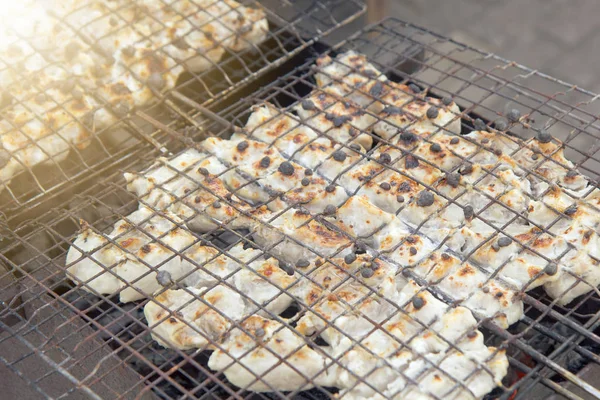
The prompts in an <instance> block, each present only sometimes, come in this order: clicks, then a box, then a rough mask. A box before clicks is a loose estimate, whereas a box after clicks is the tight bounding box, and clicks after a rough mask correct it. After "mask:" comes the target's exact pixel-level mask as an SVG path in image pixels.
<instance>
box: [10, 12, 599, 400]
mask: <svg viewBox="0 0 600 400" xmlns="http://www.w3.org/2000/svg"><path fill="white" fill-rule="evenodd" d="M349 49H352V50H356V51H358V52H362V53H365V54H367V55H368V57H369V59H370V61H371V62H372V63H373V64H374V65H375V66H376V67H378V69H380V70H381V71H384V72H385V73H386V75H387V76H388V77H389V78H391V79H393V80H396V81H402V82H406V83H412V84H415V85H418V86H419V87H420V88H428V90H429V94H430V95H431V96H434V97H439V98H442V97H444V96H452V97H453V98H454V99H455V101H456V103H458V105H459V106H460V109H461V114H460V116H459V117H460V118H461V123H462V133H463V134H465V133H467V132H469V131H471V130H472V129H473V127H474V125H475V124H479V125H480V124H481V122H475V121H476V120H477V119H480V120H482V121H483V122H485V123H486V125H487V126H493V122H494V121H496V120H497V119H498V118H501V117H504V116H506V115H507V114H509V110H512V109H517V110H519V111H520V115H521V118H520V119H519V121H518V122H514V123H511V124H510V130H509V134H510V135H513V136H515V137H519V138H524V139H526V138H530V137H532V136H535V135H536V134H538V133H539V131H540V130H542V129H543V130H545V131H547V132H549V133H551V134H552V135H553V136H554V137H555V138H559V139H560V140H561V141H562V143H564V148H565V150H566V151H565V152H566V154H567V158H569V159H570V160H572V161H573V162H574V163H575V164H576V167H577V169H578V170H579V171H581V172H582V173H584V174H585V175H587V176H588V177H590V178H591V182H592V183H591V184H592V185H594V184H595V183H593V182H595V180H596V179H597V178H598V171H600V164H599V162H600V159H599V157H598V146H599V144H600V141H599V140H598V139H599V138H600V134H599V132H598V129H599V125H598V121H597V118H596V116H595V115H597V114H598V110H597V108H598V105H597V95H595V94H593V93H590V92H588V91H585V90H583V89H581V88H578V87H576V86H573V85H570V84H567V83H565V82H562V81H559V80H556V79H554V78H551V77H549V76H546V75H544V74H542V73H540V72H538V71H532V70H530V69H528V68H526V67H524V66H521V65H519V64H516V63H514V62H510V61H507V60H504V59H502V58H500V57H498V56H495V55H493V54H489V53H485V52H481V51H479V50H476V49H473V48H471V47H469V46H466V45H463V44H460V43H457V42H455V41H452V40H449V39H447V38H445V37H442V36H440V35H437V34H435V33H433V32H431V31H428V30H426V29H423V28H420V27H416V26H413V25H411V24H408V23H405V22H402V21H399V20H396V19H386V20H384V21H383V22H381V23H378V24H375V25H372V26H369V27H367V28H365V29H364V30H362V31H361V32H358V33H357V34H355V35H353V36H352V37H351V38H349V39H348V40H346V41H344V42H342V43H340V44H339V45H337V46H335V47H334V48H333V49H331V50H325V52H326V53H332V54H335V53H338V52H341V51H344V50H349ZM319 50H322V49H321V48H318V47H313V48H312V49H310V51H308V52H305V53H302V54H299V55H296V56H294V57H292V58H291V61H290V64H289V65H292V67H291V69H290V68H288V69H285V68H282V69H280V70H279V69H274V72H273V76H274V77H276V78H275V79H273V80H271V79H257V80H256V81H254V83H252V82H247V83H248V84H247V85H238V86H237V87H235V88H233V89H231V90H230V91H229V92H228V95H227V96H222V97H220V98H216V99H213V100H212V101H210V102H205V101H203V100H202V99H198V98H194V97H193V96H192V94H190V93H188V92H186V91H185V90H179V91H177V92H174V93H173V94H172V96H171V97H169V98H168V99H166V100H165V103H167V107H166V108H158V107H157V108H151V109H149V110H145V111H140V112H138V113H137V115H136V117H137V118H139V119H140V120H141V121H145V122H146V123H147V124H148V125H149V126H152V127H154V131H153V132H151V133H149V135H150V136H151V137H153V138H156V139H157V140H159V141H160V143H161V145H162V146H164V147H165V148H166V149H167V151H168V152H169V153H172V154H177V153H179V152H180V151H182V150H183V149H186V148H189V147H192V146H195V145H196V143H197V142H198V141H200V140H202V139H204V138H206V137H207V136H217V137H223V138H228V137H229V136H230V135H231V134H232V133H234V132H235V131H236V130H237V129H236V128H235V127H236V126H237V127H241V126H243V125H244V123H245V122H246V120H247V118H248V115H249V112H250V111H249V110H250V107H251V106H253V105H255V104H257V103H261V102H264V101H269V102H271V103H273V104H275V105H276V106H278V107H282V108H285V107H289V106H290V105H291V104H294V103H296V102H297V101H299V100H301V99H302V98H303V97H305V96H306V95H307V94H308V93H309V92H310V91H311V90H312V89H314V88H315V81H314V74H315V70H314V68H313V65H314V61H315V58H316V57H317V56H319V55H321V51H319ZM261 85H262V86H261ZM169 117H171V118H170V119H169ZM182 121H184V122H183V125H186V128H185V129H182ZM440 129H441V130H443V129H444V128H443V127H441V128H440ZM377 140H378V141H379V142H382V140H380V139H377ZM162 154H164V152H163V151H161V150H160V149H157V148H156V147H155V146H153V145H152V144H151V143H144V142H142V143H140V144H138V145H136V146H134V147H132V148H127V151H122V152H121V151H119V152H118V157H114V158H111V159H110V161H109V162H107V163H105V164H101V166H100V167H99V168H98V169H97V170H95V173H94V174H88V176H86V177H85V179H82V180H81V181H80V182H78V185H77V186H74V187H73V188H72V190H69V191H68V193H67V192H58V194H57V195H56V196H54V197H52V198H43V199H42V200H40V202H39V204H36V205H35V206H31V207H29V208H27V209H24V210H22V211H20V212H16V213H11V214H8V215H7V216H6V217H7V218H6V220H5V223H4V224H3V235H4V237H5V240H4V245H3V248H2V253H1V254H2V255H1V257H2V261H3V263H4V268H5V271H4V272H2V274H1V275H0V278H1V280H0V282H2V286H1V287H0V294H1V296H2V299H1V300H2V302H3V303H2V305H3V309H2V311H1V313H0V328H2V331H0V332H1V334H2V336H0V347H1V346H5V347H6V346H14V348H21V349H22V351H21V352H20V353H19V354H17V355H14V354H10V352H7V353H6V354H0V360H2V363H3V364H4V365H5V367H6V368H9V369H10V370H12V371H13V372H15V373H16V374H17V375H18V376H20V377H21V378H22V379H23V380H24V382H26V383H27V385H28V386H29V387H30V388H32V389H33V390H35V391H37V392H38V393H39V394H40V395H41V396H45V397H61V396H66V395H70V394H79V393H84V394H86V395H89V396H91V397H93V398H134V397H136V396H137V397H144V396H148V398H150V397H152V398H169V399H170V398H187V397H190V398H192V397H197V398H203V399H204V398H206V399H208V398H211V399H212V398H251V399H255V398H281V397H286V398H287V397H289V398H298V399H304V398H306V399H322V398H330V397H334V396H336V393H338V391H337V390H336V389H335V388H330V387H321V386H317V387H315V388H311V389H308V390H301V389H299V390H296V391H293V392H279V391H273V392H270V393H254V392H251V391H248V390H245V389H246V388H238V387H236V386H234V385H232V384H230V383H229V382H228V381H227V379H226V378H225V376H224V375H223V374H222V373H218V372H215V371H212V370H211V369H210V368H208V367H207V360H208V355H209V354H210V353H209V352H208V351H202V350H197V351H181V350H174V349H165V348H162V347H161V346H159V345H158V344H157V343H156V342H155V341H153V340H152V339H151V338H150V335H149V329H148V327H147V326H146V324H145V321H144V317H143V312H142V310H143V307H144V305H145V304H146V303H147V302H148V301H152V300H143V301H138V302H134V303H127V304H122V303H120V302H119V300H118V297H117V296H106V295H99V294H98V293H88V292H86V291H84V290H83V289H82V286H84V285H85V283H84V282H77V283H75V282H73V281H70V280H68V279H66V278H65V269H66V267H65V257H66V252H67V250H68V248H69V246H70V245H71V243H72V241H73V239H74V237H75V236H76V235H77V232H78V231H79V229H80V219H83V220H85V221H86V222H87V223H88V224H89V225H91V226H93V227H94V229H95V230H96V231H97V232H107V231H110V229H111V226H112V225H113V223H114V222H115V221H117V220H119V219H122V218H123V217H125V216H127V215H128V214H129V213H131V212H132V211H134V210H135V209H136V207H137V204H138V199H137V198H136V197H135V196H133V195H132V194H131V193H129V192H128V191H127V190H126V189H125V182H124V180H123V177H122V173H123V172H125V171H140V170H143V169H145V168H146V167H148V166H149V165H150V164H152V162H153V161H154V160H155V158H156V157H157V156H160V155H162ZM371 154H372V152H367V153H366V154H365V155H364V157H370V156H371ZM531 173H533V172H531ZM434 190H435V189H434ZM72 193H75V194H72ZM221 201H222V202H227V199H225V198H222V199H221ZM57 203H58V204H60V205H59V206H57V205H56V204H57ZM497 229H498V230H499V231H500V232H503V229H504V227H500V228H497ZM197 237H198V239H199V240H202V241H204V242H206V243H211V244H212V245H213V246H215V247H216V248H219V249H221V251H222V252H223V253H224V254H228V252H229V250H230V249H231V246H232V245H233V244H235V243H239V242H243V243H248V244H249V245H252V246H256V243H255V242H254V241H253V240H252V237H251V235H250V233H248V232H245V231H234V230H231V229H229V228H227V227H226V226H221V227H220V229H215V230H213V231H211V232H208V233H203V234H197ZM260 251H261V252H263V253H264V254H265V255H266V256H267V257H268V256H269V255H271V249H269V248H261V249H260ZM198 267H199V268H202V265H199V266H198ZM149 272H150V269H149ZM408 274H409V275H410V272H409V273H408ZM410 276H411V277H412V278H414V279H417V280H418V279H419V278H418V277H416V276H413V275H410ZM176 284H177V283H176ZM424 284H425V283H424ZM279 289H280V290H281V291H282V292H284V293H286V292H287V289H285V288H279ZM429 289H430V290H431V291H432V293H434V294H435V295H436V296H438V297H439V298H440V299H442V300H443V301H446V302H448V303H452V299H449V298H447V296H445V294H444V293H443V292H440V291H439V290H437V289H436V287H435V286H434V285H433V286H431V287H429ZM598 293H599V292H598V290H597V289H596V290H591V291H589V292H588V293H587V294H585V295H583V296H580V297H578V298H577V299H576V300H575V301H573V302H571V303H570V304H568V305H566V306H561V305H559V304H558V300H557V299H551V298H550V297H549V296H548V295H546V294H545V293H544V291H543V290H541V288H538V289H534V290H532V291H527V292H525V291H521V293H520V297H521V299H522V301H523V303H524V317H523V318H522V319H521V320H520V321H519V322H517V323H515V324H513V325H512V326H510V327H509V328H508V329H502V328H500V327H498V326H497V325H496V324H494V323H493V322H492V321H491V320H490V319H479V320H478V322H477V328H478V329H479V330H481V331H482V332H483V333H484V336H485V343H486V344H487V345H489V346H496V347H498V348H500V349H503V350H506V353H507V355H508V359H509V363H510V366H509V373H508V375H507V376H506V377H505V378H504V379H503V381H502V385H501V386H499V387H498V388H496V389H495V390H494V391H493V392H491V393H489V394H488V395H487V396H486V398H488V399H511V400H512V399H536V398H547V397H550V398H553V399H554V398H556V399H559V398H569V399H579V398H600V390H599V389H597V388H596V387H595V386H594V385H595V384H597V382H594V381H593V380H592V379H590V376H593V372H590V370H591V371H597V368H598V363H599V361H600V358H599V356H598V353H599V351H600V338H598V326H599V325H600V323H599V316H600V314H599V311H598V303H599V302H600V299H599V297H598ZM267 305H268V304H262V305H260V306H261V308H263V311H265V312H267V314H269V312H268V311H266V310H264V308H265V307H266V306H267ZM300 306H301V305H300ZM299 308H300V307H299V306H298V305H297V304H296V305H294V306H291V307H290V308H289V309H287V310H285V311H284V313H283V314H280V315H279V316H275V315H270V316H271V317H273V318H276V319H279V320H281V318H292V317H293V316H294V315H295V314H296V313H297V312H298V310H299ZM289 321H293V319H291V320H289ZM291 326H292V327H293V326H294V325H293V324H292V325H291ZM307 340H308V339H307ZM309 342H310V345H311V346H312V347H315V348H316V347H318V346H320V345H322V344H323V343H320V342H319V341H318V340H317V341H312V340H311V341H309ZM451 345H452V344H451ZM28 359H29V360H36V361H37V360H39V361H40V363H41V364H43V365H44V366H47V368H44V369H43V370H42V371H41V372H38V373H37V374H31V373H29V372H28V370H27V362H28ZM280 362H281V363H284V364H286V363H288V364H289V365H290V366H291V367H292V368H293V367H294V366H293V364H291V363H289V362H288V361H287V360H285V359H280ZM337 362H339V360H335V361H334V363H337ZM250 372H252V371H250ZM261 378H264V374H263V375H258V376H256V380H257V381H260V380H261ZM312 379H313V377H310V376H309V377H306V381H307V385H308V384H310V383H311V382H312ZM368 380H369V379H368V378H366V379H365V378H362V379H360V378H359V381H360V382H363V381H364V382H363V383H367V384H369V382H368ZM52 381H54V382H58V383H51V382H52ZM460 386H461V383H460V382H457V383H456V384H455V387H460Z"/></svg>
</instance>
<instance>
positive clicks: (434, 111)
mask: <svg viewBox="0 0 600 400" xmlns="http://www.w3.org/2000/svg"><path fill="white" fill-rule="evenodd" d="M425 114H426V115H427V118H429V119H436V118H437V117H438V115H440V111H439V110H438V108H437V107H436V106H431V107H429V108H428V109H427V112H426V113H425Z"/></svg>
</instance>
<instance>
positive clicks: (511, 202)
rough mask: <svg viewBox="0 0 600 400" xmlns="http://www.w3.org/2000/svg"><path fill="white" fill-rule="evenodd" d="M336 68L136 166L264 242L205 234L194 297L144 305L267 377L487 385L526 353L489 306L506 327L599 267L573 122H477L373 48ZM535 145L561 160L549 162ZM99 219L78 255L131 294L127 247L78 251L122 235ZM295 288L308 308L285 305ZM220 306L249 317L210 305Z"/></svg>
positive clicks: (370, 388)
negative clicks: (510, 125) (486, 324)
mask: <svg viewBox="0 0 600 400" xmlns="http://www.w3.org/2000/svg"><path fill="white" fill-rule="evenodd" d="M319 68H322V69H323V71H321V70H319V74H320V75H318V76H317V83H318V85H320V86H322V88H323V89H325V92H323V91H321V90H315V91H314V92H313V93H310V94H309V95H308V96H307V97H305V98H304V99H303V100H302V101H300V102H298V103H297V104H295V105H293V106H292V107H290V110H291V111H290V110H281V109H278V108H277V107H275V106H274V105H272V104H261V105H257V106H255V107H254V108H253V109H252V113H251V115H250V116H249V118H248V122H247V124H246V125H245V127H243V128H242V129H239V130H237V132H236V133H235V134H234V135H233V136H232V137H231V138H230V139H229V140H224V139H220V138H208V139H206V140H204V141H202V142H201V143H199V144H198V146H197V148H198V149H199V150H195V149H190V150H187V151H185V152H184V153H181V154H180V155H179V156H177V157H175V158H173V159H161V160H160V161H159V162H158V163H157V164H156V165H154V166H153V167H151V168H149V169H148V170H146V171H145V172H143V173H141V174H128V175H126V179H127V181H128V189H129V190H131V191H132V192H133V193H135V194H136V195H137V196H138V197H139V199H140V201H141V203H142V205H143V206H142V207H147V208H148V209H150V208H151V209H154V210H155V212H160V213H165V214H168V215H172V217H173V218H180V219H182V220H183V221H185V222H186V223H187V226H188V227H191V228H193V229H194V230H201V231H214V230H216V229H217V228H222V227H223V228H227V229H247V230H248V231H249V237H251V239H252V241H253V242H254V243H255V244H257V245H258V247H259V248H261V249H265V251H264V252H262V251H259V250H253V249H244V248H243V247H242V246H241V245H237V246H234V247H233V248H231V249H230V250H229V251H228V252H225V254H221V252H220V251H219V250H217V249H216V248H214V247H212V246H204V245H200V244H193V243H191V242H190V243H189V245H188V246H187V247H186V248H187V250H186V251H184V252H183V254H181V257H180V258H177V257H175V258H174V259H177V260H178V262H179V266H180V269H181V271H182V272H181V273H179V274H178V273H175V274H172V275H171V276H172V277H173V282H178V281H180V282H178V284H179V285H183V286H187V288H188V289H193V290H192V292H191V293H193V294H194V295H192V294H190V292H187V291H186V289H169V290H167V291H164V290H162V286H158V287H156V288H155V290H161V291H159V293H158V294H157V295H156V296H155V297H154V298H152V299H151V300H150V302H149V303H148V305H147V306H146V309H145V312H146V313H147V314H148V313H151V315H152V316H151V317H148V320H149V323H150V325H151V329H152V330H153V334H154V335H155V337H157V340H160V343H161V344H163V345H165V346H170V347H176V348H181V349H188V348H194V347H205V346H207V345H208V344H218V346H215V347H216V348H217V349H216V350H215V352H214V353H213V354H212V355H211V358H210V361H209V366H210V367H211V368H213V369H215V370H219V371H222V372H224V373H225V375H226V376H227V378H228V379H229V380H230V382H232V383H233V384H235V385H238V386H240V387H242V388H245V389H249V390H254V391H272V390H302V389H308V388H310V387H311V385H314V384H316V385H322V386H333V387H337V388H339V389H341V390H342V392H341V394H343V395H344V396H345V397H346V398H357V399H358V398H361V399H362V398H373V399H376V398H383V397H391V398H409V397H410V398H412V397H414V398H431V397H432V396H437V397H439V398H453V399H463V398H475V399H477V398H482V397H483V396H484V395H485V394H486V393H488V392H489V391H491V390H492V389H493V388H494V387H495V386H496V385H497V384H499V382H500V380H501V379H502V378H503V377H504V375H506V373H507V368H508V363H507V359H506V356H505V355H504V352H503V351H502V350H498V349H496V348H493V347H488V346H486V345H485V344H484V343H483V335H482V333H481V332H479V331H478V323H477V321H476V319H475V318H477V319H480V320H490V321H493V322H494V323H496V324H497V325H499V326H500V327H502V328H507V327H509V326H510V325H512V324H514V323H515V322H517V321H518V320H519V319H521V317H522V316H523V303H522V300H521V299H522V296H523V292H525V291H529V290H531V289H534V288H536V287H538V286H543V287H544V288H545V289H546V292H547V293H548V294H549V295H550V296H552V297H554V298H557V299H558V302H560V303H561V304H566V303H568V302H570V301H571V300H573V299H574V298H575V297H577V296H579V295H581V294H583V293H586V292H588V291H590V290H593V289H595V286H596V285H598V284H599V283H600V270H599V269H598V265H597V264H598V263H597V261H596V260H595V259H594V258H595V257H598V253H597V252H598V250H597V249H598V246H597V244H598V236H597V233H596V232H595V230H596V229H597V227H598V224H599V219H598V217H597V212H596V211H595V210H594V209H593V207H595V206H598V203H599V202H598V199H599V198H600V196H599V195H598V193H599V192H598V191H597V190H595V191H590V190H586V188H587V186H588V184H587V178H585V177H580V178H576V179H572V178H575V177H576V175H574V174H573V173H569V171H572V169H573V168H574V165H573V164H572V163H570V162H568V161H567V160H566V159H565V158H564V155H563V154H562V152H561V151H559V149H560V148H561V144H560V143H559V142H558V141H557V140H556V139H552V138H549V139H548V138H547V137H546V136H544V135H543V134H542V135H538V137H537V138H536V139H533V140H531V141H528V142H522V141H520V139H517V138H514V137H511V136H509V135H507V134H505V133H502V132H499V131H495V130H492V129H490V128H487V126H483V125H482V124H481V123H479V124H475V125H476V126H477V129H478V130H475V131H473V132H470V133H468V134H465V135H460V136H459V134H460V131H461V126H460V119H459V116H460V110H459V109H458V107H457V106H456V104H454V103H453V102H452V101H447V100H437V99H434V98H431V97H426V96H425V95H424V94H423V92H421V91H420V90H419V89H418V88H416V87H415V86H414V85H413V86H404V85H400V84H396V83H393V82H388V81H387V80H386V79H385V77H383V76H381V75H380V73H379V72H378V71H377V70H376V69H375V68H374V67H373V66H372V65H370V64H368V63H367V61H366V59H365V58H364V56H361V55H357V54H355V53H348V54H342V55H339V56H338V57H336V58H335V59H331V58H323V59H321V60H320V62H319ZM367 89H368V90H367ZM379 103H381V104H379ZM431 110H433V111H431ZM371 113H376V115H377V116H378V118H375V116H374V115H373V114H371ZM373 138H377V139H378V140H376V141H374V140H373ZM549 143H552V146H550V145H549ZM549 149H553V150H549ZM530 150H531V153H530V154H528V153H527V151H530ZM533 151H536V152H538V153H540V154H543V156H544V157H545V156H548V158H551V159H550V160H547V162H551V163H554V164H557V165H551V166H545V167H543V168H539V167H536V166H535V165H534V166H533V167H532V165H531V163H530V161H529V160H530V159H533V157H532V156H531V155H532V154H538V153H533ZM538 159H539V157H538ZM540 162H542V160H541V159H540ZM532 170H533V171H536V172H535V173H533V174H532V173H531V172H532ZM567 174H568V176H567ZM194 196H197V197H198V198H199V200H198V201H197V202H195V203H196V204H195V205H194V204H193V203H194V202H190V201H188V200H187V199H188V198H190V199H191V198H196V197H194ZM215 202H218V206H215ZM222 208H223V209H225V210H221V209H222ZM143 209H145V208H143ZM115 229H116V228H115ZM171 229H172V228H171ZM178 229H182V230H185V229H186V228H185V226H184V227H182V228H178ZM87 230H89V228H88V229H87ZM87 230H86V231H84V233H83V234H82V235H80V237H79V238H78V239H77V240H76V241H75V243H74V247H77V248H79V249H80V250H77V249H73V248H72V249H71V251H70V252H69V257H68V261H70V262H74V261H76V263H75V264H74V265H72V266H71V267H70V269H69V272H70V274H71V275H72V276H74V277H75V278H78V280H85V279H90V278H92V277H95V279H93V280H92V281H91V282H92V283H95V282H96V281H98V280H101V279H102V278H103V276H104V275H108V276H109V278H107V282H108V283H110V284H108V283H107V284H106V286H107V288H106V289H105V288H102V289H103V290H105V292H106V293H114V292H115V291H117V290H119V289H120V288H121V287H122V286H121V285H120V284H121V283H122V284H124V283H125V282H123V281H122V280H120V277H121V271H120V270H119V269H118V266H117V267H115V268H113V269H112V270H111V271H110V272H109V271H104V268H102V266H105V267H106V266H110V265H111V263H112V262H113V258H115V257H114V256H113V255H112V253H110V254H105V253H107V251H104V250H103V251H100V252H99V253H100V254H99V255H98V256H97V257H96V256H94V257H95V258H96V259H99V264H100V265H95V266H94V267H93V268H89V267H86V268H83V267H84V266H86V265H87V264H88V263H90V262H91V261H90V260H88V259H84V260H86V261H85V263H84V262H83V261H77V260H78V259H79V258H80V257H82V253H81V250H88V249H97V248H98V247H100V246H101V245H105V244H107V242H108V240H107V239H105V238H104V237H102V236H99V235H96V236H97V237H98V238H97V239H95V242H94V243H92V244H91V245H89V244H87V246H88V247H85V246H86V243H85V239H86V237H87V236H90V237H91V234H90V233H86V232H87ZM163 233H166V231H165V232H163ZM113 235H114V234H113ZM166 236H169V235H166ZM175 236H177V235H175ZM247 237H248V236H247ZM111 238H112V237H111ZM152 240H154V239H152ZM82 246H83V247H82ZM110 246H112V245H108V249H110V251H112V252H115V250H114V249H113V248H112V247H110ZM190 246H191V247H190ZM113 247H114V246H113ZM174 250H175V251H177V250H176V249H174ZM97 252H98V251H97ZM93 254H94V253H93V252H92V256H93ZM119 254H120V253H119ZM165 265H168V264H165ZM159 268H162V267H159ZM82 278H83V279H82ZM180 278H183V279H180ZM125 280H127V279H125ZM100 283H102V281H100V282H99V283H97V284H96V286H100ZM422 285H426V286H422ZM92 289H93V287H92ZM229 289H231V290H233V291H234V292H235V294H236V295H235V296H233V295H232V296H229V298H227V299H226V300H223V299H222V298H220V297H219V296H214V297H210V294H211V293H213V292H212V291H216V292H215V293H225V292H227V291H228V290H229ZM145 293H147V295H150V294H151V292H148V291H145ZM207 296H208V297H207ZM209 297H210V299H209ZM122 300H123V301H126V300H127V298H125V299H123V296H122ZM202 300H205V301H202ZM218 301H223V302H222V303H218ZM294 302H297V304H298V306H299V307H300V309H301V310H300V313H299V314H297V316H295V317H294V318H293V319H290V320H288V319H287V318H284V317H282V316H281V315H282V313H283V312H284V311H285V310H286V309H287V308H288V307H289V306H290V305H292V304H293V303H294ZM232 304H237V309H236V310H230V309H227V312H225V308H226V307H229V306H231V305H232ZM213 306H214V307H213ZM220 307H224V309H223V312H224V313H225V314H227V313H229V312H232V313H231V317H229V316H228V318H225V319H223V318H222V317H223V316H221V315H220V314H219V313H218V312H217V313H213V312H212V311H215V310H221V308H220ZM171 321H172V322H171ZM163 325H164V326H163ZM311 339H320V340H323V341H325V345H316V344H314V345H310V346H309V345H308V344H307V341H309V340H311ZM333 360H336V361H333ZM263 373H264V374H265V375H264V376H262V377H261V378H259V379H258V380H257V379H256V376H257V375H259V376H260V375H261V374H263ZM457 382H458V385H457V384H456V383H457Z"/></svg>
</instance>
